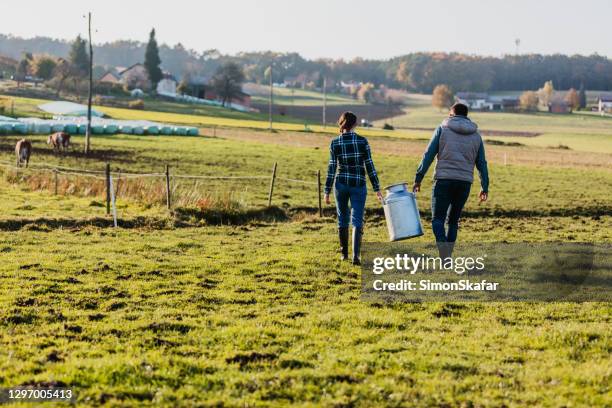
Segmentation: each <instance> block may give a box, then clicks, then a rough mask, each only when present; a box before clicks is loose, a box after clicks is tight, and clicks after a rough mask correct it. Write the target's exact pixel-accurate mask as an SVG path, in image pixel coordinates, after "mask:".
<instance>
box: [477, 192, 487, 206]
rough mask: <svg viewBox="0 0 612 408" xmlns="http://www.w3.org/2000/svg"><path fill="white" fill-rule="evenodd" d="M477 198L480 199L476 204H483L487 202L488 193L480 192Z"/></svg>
mask: <svg viewBox="0 0 612 408" xmlns="http://www.w3.org/2000/svg"><path fill="white" fill-rule="evenodd" d="M478 198H480V201H479V202H478V204H480V203H484V202H485V201H487V200H488V198H489V193H485V192H484V191H481V192H480V194H479V195H478Z"/></svg>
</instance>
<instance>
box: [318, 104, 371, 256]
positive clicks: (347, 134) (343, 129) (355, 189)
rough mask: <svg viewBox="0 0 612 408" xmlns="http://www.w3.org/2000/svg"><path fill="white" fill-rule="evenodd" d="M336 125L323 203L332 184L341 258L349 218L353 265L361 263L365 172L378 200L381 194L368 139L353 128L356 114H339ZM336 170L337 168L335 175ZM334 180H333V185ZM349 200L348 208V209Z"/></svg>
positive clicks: (345, 250)
mask: <svg viewBox="0 0 612 408" xmlns="http://www.w3.org/2000/svg"><path fill="white" fill-rule="evenodd" d="M338 125H339V126H340V133H341V134H340V136H338V137H337V138H335V139H334V140H332V142H331V145H330V146H329V165H328V167H327V180H326V181H325V202H326V203H327V204H329V202H330V200H329V193H330V192H331V190H332V187H334V196H335V198H336V209H337V212H338V237H339V239H340V249H341V251H342V260H343V261H344V260H347V259H348V235H349V218H350V221H351V224H353V264H354V265H359V264H360V263H361V261H360V259H359V251H360V248H361V237H362V235H363V213H364V210H365V202H366V196H367V193H368V190H367V187H366V178H365V175H366V171H367V173H368V177H369V178H370V182H371V183H372V188H373V189H374V191H375V192H376V196H377V197H378V199H379V200H382V194H381V193H380V185H379V183H378V176H377V175H376V169H375V168H374V162H373V161H372V155H371V153H370V145H369V144H368V140H367V139H366V138H365V137H362V136H359V135H358V134H357V133H355V132H354V131H353V130H354V128H355V126H356V125H357V116H355V114H354V113H352V112H344V113H343V114H342V115H340V119H339V120H338ZM336 170H338V173H337V174H336ZM334 181H335V182H336V183H335V185H334ZM349 202H350V205H351V207H352V210H351V209H349Z"/></svg>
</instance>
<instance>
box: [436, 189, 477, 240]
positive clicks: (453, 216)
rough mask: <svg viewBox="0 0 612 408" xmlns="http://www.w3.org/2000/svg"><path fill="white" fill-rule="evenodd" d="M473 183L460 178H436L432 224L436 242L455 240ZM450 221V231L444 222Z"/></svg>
mask: <svg viewBox="0 0 612 408" xmlns="http://www.w3.org/2000/svg"><path fill="white" fill-rule="evenodd" d="M471 187H472V183H470V182H468V181H459V180H436V181H435V183H434V188H433V190H432V192H431V215H432V217H433V219H432V221H431V226H432V228H433V233H434V235H435V236H436V242H455V241H456V240H457V230H458V229H459V217H461V211H462V210H463V206H464V205H465V202H466V201H467V199H468V197H469V196H470V188H471ZM445 221H448V232H446V231H445V230H444V222H445Z"/></svg>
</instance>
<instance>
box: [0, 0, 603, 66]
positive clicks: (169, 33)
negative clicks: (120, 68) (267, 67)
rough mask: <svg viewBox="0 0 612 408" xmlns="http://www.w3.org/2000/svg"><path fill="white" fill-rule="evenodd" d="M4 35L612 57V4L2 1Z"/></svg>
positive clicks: (556, 0) (324, 53) (303, 49)
mask: <svg viewBox="0 0 612 408" xmlns="http://www.w3.org/2000/svg"><path fill="white" fill-rule="evenodd" d="M2 9H3V10H2V24H0V33H2V34H13V35H18V36H24V37H33V36H49V37H53V38H63V39H72V38H74V37H75V36H76V35H77V34H78V33H81V34H84V33H85V27H86V22H85V20H84V19H83V17H82V16H83V14H85V13H86V12H87V11H91V12H92V13H93V17H94V20H93V23H94V27H95V28H96V30H97V32H96V33H95V37H94V42H95V43H99V42H107V41H112V40H116V39H134V40H140V41H146V39H147V35H148V32H149V30H150V29H151V27H155V28H156V30H157V35H158V41H159V42H161V43H166V44H170V45H174V44H176V43H178V42H181V43H182V44H183V45H185V46H186V47H187V48H192V49H195V50H198V51H202V50H206V49H211V48H216V49H219V50H220V51H221V52H223V53H231V54H233V53H236V52H239V51H263V50H273V51H296V52H299V53H300V54H302V55H303V56H305V57H308V58H317V57H329V58H353V57H356V56H360V57H364V58H389V57H393V56H396V55H401V54H406V53H409V52H415V51H458V52H465V53H470V54H481V55H493V56H500V55H503V54H509V53H514V52H515V44H514V40H515V39H516V38H520V39H521V46H520V50H519V52H520V53H544V54H551V53H564V54H592V53H595V52H596V53H598V54H600V55H605V56H608V57H612V41H610V39H611V38H612V31H611V30H612V23H611V21H612V0H503V1H499V0H455V1H449V0H421V1H417V0H284V1H283V0H214V1H206V0H200V1H196V0H193V1H187V0H173V1H159V2H158V1H156V0H149V1H135V0H132V1H130V0H121V1H120V0H97V1H91V0H90V1H83V0H53V1H46V0H39V1H15V2H9V3H7V4H3V5H2Z"/></svg>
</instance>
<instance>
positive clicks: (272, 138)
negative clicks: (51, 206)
mask: <svg viewBox="0 0 612 408" xmlns="http://www.w3.org/2000/svg"><path fill="white" fill-rule="evenodd" d="M217 136H218V137H222V138H225V139H231V140H244V141H250V142H258V143H271V144H278V145H285V146H295V147H309V148H320V149H327V148H328V146H329V141H330V140H331V138H332V136H326V135H320V134H308V133H301V132H279V133H268V132H258V131H253V130H237V129H236V130H235V129H218V130H217ZM369 140H370V145H371V146H372V150H374V151H375V152H376V153H377V154H380V153H383V154H391V155H400V156H409V157H421V156H422V154H423V151H424V150H425V147H426V145H427V142H426V141H424V140H407V139H398V138H382V137H372V138H370V139H369ZM486 149H487V160H488V161H489V163H494V164H504V163H506V164H508V165H512V164H521V165H537V166H541V165H544V166H554V167H565V168H567V167H578V168H597V169H606V170H610V169H612V154H607V153H591V152H577V151H571V150H555V149H545V148H538V147H527V146H517V147H515V146H494V145H487V146H486Z"/></svg>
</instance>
